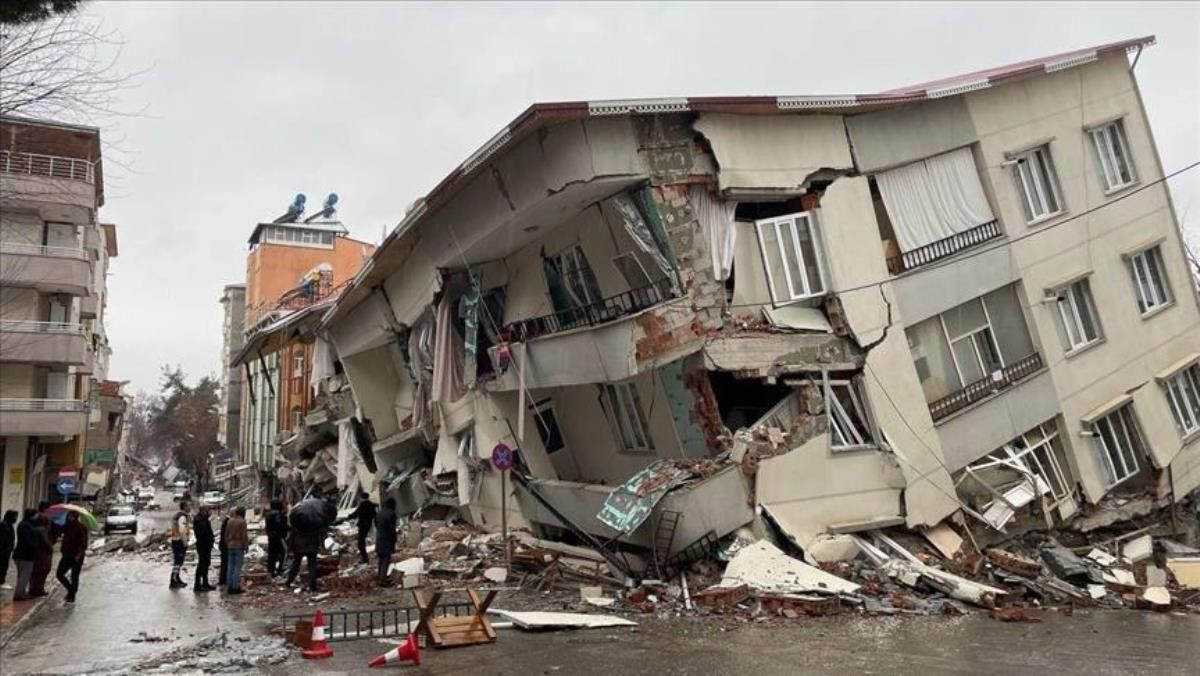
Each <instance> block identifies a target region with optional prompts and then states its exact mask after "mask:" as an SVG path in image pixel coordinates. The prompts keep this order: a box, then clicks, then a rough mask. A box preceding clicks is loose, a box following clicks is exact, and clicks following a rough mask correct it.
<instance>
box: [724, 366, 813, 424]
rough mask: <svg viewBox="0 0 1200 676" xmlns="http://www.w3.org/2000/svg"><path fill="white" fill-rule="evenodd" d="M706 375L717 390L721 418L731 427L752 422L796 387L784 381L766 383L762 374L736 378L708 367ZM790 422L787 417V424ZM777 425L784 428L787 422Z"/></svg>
mask: <svg viewBox="0 0 1200 676" xmlns="http://www.w3.org/2000/svg"><path fill="white" fill-rule="evenodd" d="M708 378H709V382H710V383H711V385H712V389H713V392H714V393H715V394H716V398H717V410H718V411H719V413H720V414H721V422H722V423H723V424H724V425H725V427H727V428H728V429H730V430H734V431H736V430H740V429H742V428H743V427H750V426H752V425H754V424H755V423H756V421H759V420H760V419H762V418H764V417H765V416H766V415H767V414H768V413H769V412H772V411H774V410H775V409H777V408H778V405H779V403H780V402H781V401H783V400H784V399H786V398H787V397H788V396H789V395H791V394H792V393H793V392H794V391H795V390H794V389H793V388H791V387H789V386H787V385H782V384H772V383H768V382H767V381H766V380H764V379H762V378H738V377H737V376H735V375H734V374H733V373H730V372H728V371H711V372H709V374H708ZM793 399H794V397H793ZM790 423H791V420H790V418H789V420H788V425H790ZM776 427H780V429H786V428H787V425H776Z"/></svg>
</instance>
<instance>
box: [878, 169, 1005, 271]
mask: <svg viewBox="0 0 1200 676" xmlns="http://www.w3.org/2000/svg"><path fill="white" fill-rule="evenodd" d="M871 196H872V199H873V200H874V202H875V215H876V219H877V220H878V222H879V231H880V237H882V238H883V241H884V251H885V255H886V256H887V267H888V272H890V273H891V274H892V275H900V274H903V273H906V272H910V271H912V270H917V269H919V268H921V267H923V266H927V265H930V264H932V263H935V262H937V261H940V260H943V259H945V258H949V257H950V256H953V255H955V254H957V253H959V252H960V251H965V250H967V249H971V248H973V247H977V246H979V245H981V244H983V243H985V242H988V241H991V240H994V239H997V238H999V237H1001V236H1002V235H1003V234H1004V231H1003V229H1002V228H1001V227H1000V223H999V222H998V221H997V220H996V217H995V216H994V215H993V212H992V208H991V205H990V204H989V203H988V198H987V195H986V193H985V192H984V189H983V184H982V182H981V181H980V180H979V171H978V169H977V168H976V164H975V158H974V155H973V153H972V151H971V148H969V147H968V148H960V149H958V150H954V151H951V152H948V153H942V154H940V155H935V156H933V157H928V158H925V159H923V160H919V161H917V162H913V163H910V164H906V165H904V166H901V167H897V168H895V169H889V170H888V171H884V172H880V173H878V174H875V175H873V176H872V177H871Z"/></svg>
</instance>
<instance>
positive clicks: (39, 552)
mask: <svg viewBox="0 0 1200 676" xmlns="http://www.w3.org/2000/svg"><path fill="white" fill-rule="evenodd" d="M49 508H50V503H49V502H42V503H40V504H38V513H37V516H35V517H34V518H33V528H34V530H35V531H37V537H36V538H35V539H34V542H35V543H36V545H37V548H36V550H35V551H36V556H35V558H34V560H33V577H31V578H29V595H30V596H45V595H46V594H47V593H48V592H47V591H46V578H48V577H50V570H51V568H53V565H52V563H51V562H52V560H53V559H54V542H53V541H52V540H51V539H50V519H49V518H48V517H47V516H46V510H47V509H49Z"/></svg>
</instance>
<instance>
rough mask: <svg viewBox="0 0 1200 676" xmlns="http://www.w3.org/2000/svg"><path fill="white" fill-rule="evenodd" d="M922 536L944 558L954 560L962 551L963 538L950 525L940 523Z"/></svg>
mask: <svg viewBox="0 0 1200 676" xmlns="http://www.w3.org/2000/svg"><path fill="white" fill-rule="evenodd" d="M922 534H923V535H924V536H925V539H926V540H928V541H929V544H931V545H933V548H934V549H936V550H938V553H939V554H941V555H942V557H944V558H947V559H953V558H954V557H955V555H956V554H958V552H959V551H960V550H961V549H962V545H963V539H962V536H961V535H959V534H958V533H957V532H956V531H955V530H954V529H953V528H951V527H950V525H949V524H946V523H939V524H938V525H936V526H934V527H933V528H930V529H929V530H926V531H924V532H923V533H922Z"/></svg>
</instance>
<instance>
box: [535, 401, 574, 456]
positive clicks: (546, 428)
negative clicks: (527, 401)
mask: <svg viewBox="0 0 1200 676" xmlns="http://www.w3.org/2000/svg"><path fill="white" fill-rule="evenodd" d="M529 410H530V412H531V413H533V422H534V424H536V425H537V431H538V436H539V437H541V439H542V446H544V447H545V448H546V452H547V453H554V452H555V451H561V450H562V449H563V448H565V447H566V444H565V443H563V438H562V431H561V430H559V429H558V417H557V416H555V415H554V400H552V399H543V400H541V401H539V402H537V403H536V404H534V405H533V406H530V407H529Z"/></svg>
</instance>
